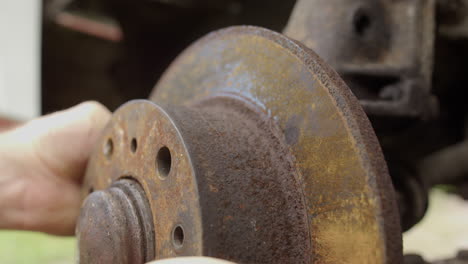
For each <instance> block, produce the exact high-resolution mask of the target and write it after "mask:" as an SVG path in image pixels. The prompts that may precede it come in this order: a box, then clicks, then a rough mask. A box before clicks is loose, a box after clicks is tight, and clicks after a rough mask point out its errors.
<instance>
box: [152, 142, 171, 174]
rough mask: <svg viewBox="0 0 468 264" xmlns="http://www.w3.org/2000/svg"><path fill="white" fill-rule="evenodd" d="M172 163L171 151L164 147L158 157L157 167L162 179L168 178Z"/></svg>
mask: <svg viewBox="0 0 468 264" xmlns="http://www.w3.org/2000/svg"><path fill="white" fill-rule="evenodd" d="M171 163H172V158H171V151H170V150H169V149H168V148H167V147H162V148H161V149H160V150H159V151H158V154H157V156H156V166H157V168H158V172H159V176H160V177H162V178H166V177H167V176H168V175H169V172H170V171H171Z"/></svg>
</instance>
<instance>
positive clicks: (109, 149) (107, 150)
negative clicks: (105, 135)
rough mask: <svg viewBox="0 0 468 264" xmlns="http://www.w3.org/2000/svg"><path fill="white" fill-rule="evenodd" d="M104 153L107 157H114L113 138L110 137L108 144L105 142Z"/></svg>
mask: <svg viewBox="0 0 468 264" xmlns="http://www.w3.org/2000/svg"><path fill="white" fill-rule="evenodd" d="M103 151H104V155H105V156H106V157H107V158H109V159H110V158H111V157H112V153H113V152H114V142H112V139H110V138H109V139H108V140H107V141H106V144H104V150H103Z"/></svg>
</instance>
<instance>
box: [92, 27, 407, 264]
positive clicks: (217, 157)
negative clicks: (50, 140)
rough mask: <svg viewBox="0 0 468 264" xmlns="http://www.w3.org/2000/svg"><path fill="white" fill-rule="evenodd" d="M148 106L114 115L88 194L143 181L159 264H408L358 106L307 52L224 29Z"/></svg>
mask: <svg viewBox="0 0 468 264" xmlns="http://www.w3.org/2000/svg"><path fill="white" fill-rule="evenodd" d="M151 100H152V101H154V102H156V103H157V104H154V103H151V102H147V101H134V102H130V103H128V104H126V105H124V106H123V107H121V108H120V109H119V110H117V112H116V113H115V114H114V116H113V118H112V121H111V123H110V124H109V126H108V127H107V128H106V130H105V131H104V134H103V137H102V139H101V141H100V142H101V144H100V145H99V147H98V148H96V150H95V151H94V153H93V155H92V157H91V159H90V161H89V165H88V169H87V173H86V177H85V180H84V185H83V186H84V187H83V197H86V196H87V195H88V192H89V189H90V188H93V189H95V190H104V189H106V188H108V187H109V186H111V185H112V184H113V182H116V181H118V180H119V179H120V178H121V177H131V178H132V179H134V180H135V181H137V182H138V183H139V184H140V185H141V186H142V188H143V189H144V192H145V193H146V195H147V197H148V201H149V206H150V208H151V213H152V219H153V225H154V228H155V233H154V239H155V257H156V258H157V259H159V258H165V257H172V256H183V255H206V256H213V257H218V258H223V259H227V260H231V261H235V262H239V263H344V262H346V263H400V262H401V258H402V253H401V230H400V225H399V217H398V212H397V208H396V203H395V196H394V193H393V188H392V184H391V182H390V178H389V176H388V172H387V169H386V166H385V162H384V160H383V156H382V153H381V151H380V148H379V145H378V142H377V140H376V138H375V135H374V134H373V131H372V129H371V127H370V124H369V121H368V120H367V118H366V116H365V114H364V112H363V111H362V109H361V108H360V106H359V103H358V101H357V100H356V99H355V97H354V96H353V95H352V94H351V92H350V91H349V89H348V88H347V87H346V85H345V84H344V83H343V82H342V81H341V80H340V78H339V77H338V75H337V74H336V73H335V72H334V71H333V70H331V69H330V68H329V67H328V66H327V65H326V64H325V63H324V62H322V60H321V59H320V58H318V56H317V55H316V54H315V53H314V52H312V51H311V50H309V49H307V48H305V47H304V46H302V45H301V44H299V43H297V42H295V41H293V40H291V39H289V38H287V37H285V36H283V35H281V34H278V33H274V32H272V31H269V30H266V29H261V28H256V27H234V28H229V29H226V30H222V31H219V32H215V33H212V34H210V35H208V36H207V37H205V38H203V39H201V40H199V41H198V42H196V43H195V44H194V45H192V46H191V47H190V48H188V49H187V50H186V51H185V52H183V53H182V54H181V55H180V56H179V57H178V58H177V60H176V61H175V62H174V63H173V64H172V66H171V67H170V68H169V69H168V71H167V72H166V73H165V74H164V76H163V78H162V79H161V81H160V82H159V83H158V85H157V86H156V88H155V92H154V93H153V94H152V96H151ZM109 142H112V143H109ZM96 217H97V218H99V219H101V220H103V221H104V222H106V221H107V220H105V219H106V217H104V216H101V215H96ZM130 263H137V262H133V261H131V262H130Z"/></svg>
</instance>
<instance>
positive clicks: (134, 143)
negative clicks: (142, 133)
mask: <svg viewBox="0 0 468 264" xmlns="http://www.w3.org/2000/svg"><path fill="white" fill-rule="evenodd" d="M137 148H138V142H137V140H136V138H132V141H131V142H130V149H131V150H132V152H133V153H135V152H136V151H137Z"/></svg>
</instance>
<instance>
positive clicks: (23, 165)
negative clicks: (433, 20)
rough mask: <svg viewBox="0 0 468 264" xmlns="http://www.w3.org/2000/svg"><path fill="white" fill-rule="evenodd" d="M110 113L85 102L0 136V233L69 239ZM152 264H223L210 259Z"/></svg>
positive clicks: (189, 259)
mask: <svg viewBox="0 0 468 264" xmlns="http://www.w3.org/2000/svg"><path fill="white" fill-rule="evenodd" d="M110 116H111V113H110V112H109V110H107V108H105V107H104V106H102V105H101V104H99V103H97V102H85V103H82V104H79V105H77V106H75V107H72V108H70V109H67V110H64V111H60V112H56V113H53V114H49V115H46V116H43V117H40V118H37V119H34V120H31V121H29V122H26V123H24V124H22V125H20V126H18V127H15V128H12V129H9V130H7V131H5V132H2V133H0V172H1V173H0V229H16V230H30V231H39V232H45V233H49V234H53V235H73V234H74V231H75V225H76V220H77V217H78V214H79V211H80V206H81V197H80V186H81V183H82V179H83V176H84V172H85V169H86V164H87V161H88V158H89V156H90V153H91V152H92V150H93V148H94V146H95V144H96V141H97V140H98V138H99V136H100V133H101V131H102V129H103V128H104V127H105V126H106V124H107V122H108V121H109V119H110ZM152 263H154V264H156V263H157V264H185V263H198V264H227V263H230V262H226V261H222V260H217V259H212V258H201V257H191V258H177V259H166V260H160V261H156V262H152Z"/></svg>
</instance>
